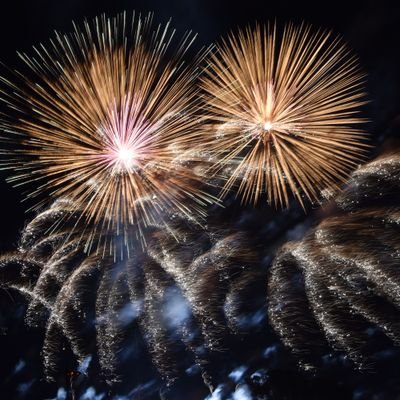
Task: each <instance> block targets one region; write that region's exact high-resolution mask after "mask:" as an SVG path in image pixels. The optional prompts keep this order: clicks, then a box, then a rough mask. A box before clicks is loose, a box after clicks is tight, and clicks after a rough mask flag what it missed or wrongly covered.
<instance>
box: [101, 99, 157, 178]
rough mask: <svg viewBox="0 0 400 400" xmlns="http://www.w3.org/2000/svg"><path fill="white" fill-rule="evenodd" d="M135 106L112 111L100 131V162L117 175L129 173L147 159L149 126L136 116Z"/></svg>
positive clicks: (129, 104)
mask: <svg viewBox="0 0 400 400" xmlns="http://www.w3.org/2000/svg"><path fill="white" fill-rule="evenodd" d="M133 106H134V103H133V102H128V103H127V104H125V106H124V107H123V108H122V110H120V111H117V110H115V109H114V110H113V112H112V113H111V118H110V120H109V121H108V122H107V123H106V124H104V125H103V126H102V128H101V129H100V130H99V131H100V132H101V134H102V135H103V136H104V139H105V143H104V153H103V155H102V159H103V160H104V161H105V162H106V163H107V164H108V166H109V167H111V168H112V169H113V170H114V171H117V172H129V171H132V170H133V169H135V168H138V167H140V165H141V164H142V163H143V161H144V159H145V158H149V155H150V146H151V143H152V141H153V139H154V138H153V129H152V128H151V125H150V124H148V123H146V122H145V121H143V119H141V118H140V117H135V112H134V111H135V110H134V109H133Z"/></svg>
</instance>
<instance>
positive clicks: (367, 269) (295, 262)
mask: <svg viewBox="0 0 400 400" xmlns="http://www.w3.org/2000/svg"><path fill="white" fill-rule="evenodd" d="M399 154H400V153H399V152H397V153H391V154H386V155H384V156H381V157H379V158H378V159H377V160H374V161H372V162H369V163H367V164H366V165H364V166H363V167H361V168H359V169H358V170H356V171H355V172H354V173H353V175H352V178H351V180H350V182H349V184H348V186H347V189H346V190H345V191H344V192H343V194H342V195H340V196H339V197H338V198H337V199H336V203H337V205H338V206H339V210H338V212H337V213H336V214H335V215H333V216H331V217H327V218H325V219H324V220H323V221H322V222H321V223H320V224H319V225H318V226H317V227H316V228H315V229H314V230H313V231H312V232H311V233H309V234H308V236H307V237H306V238H305V239H303V240H301V241H299V242H293V243H289V244H287V245H285V246H284V247H283V248H282V250H281V251H280V253H279V254H278V256H277V258H276V260H275V262H274V265H273V267H272V270H271V272H270V279H269V283H268V292H269V294H268V297H269V306H268V309H269V311H268V315H269V319H270V323H271V324H272V326H273V327H274V328H275V330H276V331H277V332H278V334H279V335H280V336H281V338H282V340H283V342H284V343H285V344H286V345H287V346H288V347H289V348H290V349H291V350H292V351H293V352H294V353H295V354H296V355H297V356H298V357H299V359H300V360H301V363H302V364H303V366H304V367H312V366H315V362H316V358H317V357H318V356H320V355H321V353H322V351H323V349H327V348H328V347H329V345H331V346H333V347H334V348H335V349H337V350H340V351H344V352H345V353H346V354H348V355H349V356H350V358H351V359H352V360H353V361H354V362H355V364H356V365H357V366H358V367H360V368H365V367H369V363H370V362H371V359H372V357H371V354H368V346H367V345H368V340H369V334H368V333H369V332H371V331H370V330H368V328H371V327H375V329H378V330H381V331H382V332H383V333H384V334H385V335H386V336H387V337H388V338H389V339H391V340H392V341H393V343H394V344H396V345H399V344H400V324H399V318H400V273H399V268H398V266H399V260H400V240H399V238H400V236H399V222H400V219H399V218H400V207H399V203H398V199H399V194H400V155H399ZM316 356H317V357H316Z"/></svg>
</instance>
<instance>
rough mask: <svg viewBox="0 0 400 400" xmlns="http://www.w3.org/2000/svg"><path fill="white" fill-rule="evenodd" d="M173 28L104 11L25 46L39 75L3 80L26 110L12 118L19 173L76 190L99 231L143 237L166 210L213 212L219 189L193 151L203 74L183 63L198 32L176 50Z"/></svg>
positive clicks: (66, 193)
mask: <svg viewBox="0 0 400 400" xmlns="http://www.w3.org/2000/svg"><path fill="white" fill-rule="evenodd" d="M173 36H174V31H173V30H172V29H171V28H170V27H169V24H167V25H166V26H165V27H161V26H158V27H155V28H153V23H152V15H151V14H149V15H147V16H146V17H144V18H141V17H140V16H139V17H137V16H135V15H133V17H132V18H128V17H127V16H126V15H125V14H122V15H119V16H117V17H115V18H112V19H108V18H106V17H104V16H103V17H101V18H97V19H95V20H94V21H93V23H88V22H86V23H85V24H84V25H83V27H81V28H80V27H77V26H75V30H74V32H73V33H72V34H69V35H61V34H57V35H56V38H55V40H53V41H51V45H49V46H48V47H47V48H46V47H44V46H42V45H40V46H39V47H38V48H34V50H35V55H34V56H33V57H28V56H27V55H25V54H22V55H21V57H22V59H23V61H24V62H25V63H26V64H27V65H28V67H29V68H30V70H31V74H32V73H33V75H34V77H35V78H34V79H31V78H28V77H25V76H21V75H19V78H20V80H21V82H19V84H18V85H17V84H13V83H12V82H11V81H10V80H6V79H4V78H3V83H5V84H6V88H5V89H4V90H3V97H4V100H5V101H6V102H7V104H8V105H9V106H10V107H12V108H13V109H15V110H16V111H17V113H18V115H19V119H18V122H17V123H15V122H14V121H11V122H9V121H3V128H5V130H6V131H8V132H9V133H11V140H12V141H14V142H15V141H18V144H19V147H20V149H19V150H18V151H17V152H14V157H12V158H11V159H10V157H9V154H7V157H8V159H7V162H6V167H7V168H10V169H12V170H13V172H15V176H14V177H13V178H12V179H11V181H13V182H16V183H18V184H19V183H32V182H35V184H36V182H39V183H40V185H39V187H38V188H36V189H35V190H34V192H33V193H30V195H29V197H32V196H35V195H38V194H42V193H45V194H46V195H50V196H51V197H53V198H56V199H57V198H64V197H67V198H68V199H69V200H70V201H71V204H73V205H74V207H75V208H76V209H77V210H78V209H79V210H84V212H83V214H82V215H83V216H84V218H85V219H86V221H87V222H88V224H89V225H90V226H91V227H92V228H93V231H95V230H101V231H113V232H115V233H116V235H117V236H118V235H119V236H121V237H122V239H121V240H123V241H124V242H127V241H128V237H127V235H126V232H127V230H128V226H129V225H135V226H137V230H138V232H139V233H138V237H139V238H142V240H143V235H142V233H143V229H144V228H145V227H146V226H149V225H152V224H154V223H155V221H156V222H157V224H159V223H160V221H162V220H164V217H165V214H166V213H173V212H180V213H184V214H186V215H187V216H188V217H191V218H194V219H196V218H197V217H201V216H202V215H204V206H205V205H206V204H207V203H209V202H210V201H211V197H210V196H208V195H207V194H206V193H205V192H203V191H202V189H201V187H202V186H201V185H200V181H202V180H203V179H202V176H201V173H200V172H199V168H197V169H196V168H195V166H196V157H195V156H194V155H193V154H192V152H191V149H192V148H193V143H194V141H195V140H196V139H197V140H198V137H197V136H198V135H197V134H196V130H195V126H196V120H195V118H194V116H193V112H194V107H195V101H194V100H195V98H196V97H197V89H196V87H195V85H194V80H195V78H196V76H195V73H194V71H195V69H194V68H189V67H185V66H184V63H183V56H184V55H185V53H186V51H187V50H188V48H189V47H190V45H191V43H192V41H193V40H194V36H193V35H192V34H190V33H189V34H187V35H186V36H184V37H183V39H182V41H181V42H180V44H179V46H177V48H176V49H172V48H171V47H172V45H171V43H172V40H173ZM171 51H174V52H175V53H176V54H175V56H174V57H173V58H171V59H170V58H169V57H168V54H167V53H169V52H171ZM9 137H10V135H9V136H8V140H9ZM6 140H7V139H6ZM3 165H4V164H3ZM203 186H204V185H203ZM46 201H47V199H46V200H45V201H42V202H41V203H40V202H39V203H40V204H38V207H39V206H41V205H42V204H43V203H45V202H46ZM105 236H106V235H105ZM89 242H90V239H89ZM125 244H126V243H125Z"/></svg>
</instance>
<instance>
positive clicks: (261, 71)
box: [202, 24, 366, 207]
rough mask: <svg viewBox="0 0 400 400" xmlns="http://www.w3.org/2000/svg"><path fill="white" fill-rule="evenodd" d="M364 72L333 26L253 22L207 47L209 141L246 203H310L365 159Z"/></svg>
mask: <svg viewBox="0 0 400 400" xmlns="http://www.w3.org/2000/svg"><path fill="white" fill-rule="evenodd" d="M362 81H363V75H362V74H361V73H360V70H359V66H358V62H357V59H356V58H355V57H354V56H352V55H351V54H350V53H349V51H348V50H347V48H346V46H345V45H344V44H343V43H342V41H341V40H340V39H339V38H335V37H334V36H333V35H332V34H331V33H329V32H322V31H317V32H315V33H313V29H312V28H311V27H310V26H306V25H304V24H303V25H301V26H299V27H296V26H294V25H292V24H289V25H286V26H285V28H284V29H283V32H282V33H281V34H280V33H279V32H278V29H277V26H276V24H268V25H267V26H260V25H257V26H256V28H255V29H251V28H248V29H246V30H243V31H239V33H238V35H234V34H231V35H230V36H229V37H228V38H227V39H226V40H224V41H222V43H221V45H219V46H217V50H216V51H215V52H214V53H213V54H212V55H211V56H210V58H209V62H208V67H207V68H206V70H205V76H204V78H203V82H202V87H203V89H204V91H205V93H206V96H205V101H206V112H207V118H206V119H207V120H208V121H210V120H211V123H209V122H207V125H206V128H205V129H206V131H207V132H208V135H209V138H208V140H206V142H207V150H208V151H210V152H211V153H213V155H214V156H215V158H217V159H218V160H219V161H218V163H217V165H216V167H215V171H217V172H223V175H224V177H225V179H226V183H225V186H224V188H223V191H222V195H225V194H226V192H227V191H228V190H230V189H231V188H232V187H233V186H236V185H238V194H239V195H240V196H241V198H242V201H243V202H244V203H253V204H255V203H257V201H258V200H259V199H260V197H261V195H262V193H264V192H265V193H266V197H267V201H268V202H269V203H272V204H275V205H278V206H287V205H288V203H289V194H290V192H292V193H293V195H294V196H295V198H297V200H298V201H299V202H300V203H301V204H302V206H303V207H304V199H305V198H308V199H309V200H311V201H315V200H317V199H318V197H319V194H320V191H321V190H322V189H335V188H337V187H338V186H339V185H340V184H341V183H342V182H343V181H344V180H345V179H346V178H347V174H348V173H349V171H350V170H351V169H352V168H354V166H355V165H357V163H358V162H359V161H360V159H361V158H362V156H363V154H364V151H365V148H366V145H365V134H364V133H363V132H362V131H361V130H360V129H357V128H356V127H355V125H356V124H360V123H361V122H365V121H363V119H362V118H360V117H359V114H358V109H359V108H360V106H361V105H362V104H363V103H364V100H363V97H364V94H363V92H362V88H361V87H362Z"/></svg>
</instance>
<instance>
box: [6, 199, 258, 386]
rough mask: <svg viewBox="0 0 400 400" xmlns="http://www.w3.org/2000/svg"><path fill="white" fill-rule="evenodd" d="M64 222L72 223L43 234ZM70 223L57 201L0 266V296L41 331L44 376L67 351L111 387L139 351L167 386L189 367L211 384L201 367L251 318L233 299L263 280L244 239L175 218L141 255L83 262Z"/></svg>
mask: <svg viewBox="0 0 400 400" xmlns="http://www.w3.org/2000/svg"><path fill="white" fill-rule="evenodd" d="M64 214H70V215H71V214H72V217H70V218H66V221H68V222H67V223H66V224H64V225H63V228H62V229H58V230H57V231H56V232H55V231H53V230H51V227H52V225H53V224H54V221H57V220H58V219H59V218H60V217H65V215H64ZM79 219H80V217H79V215H78V214H77V212H76V210H75V207H74V206H72V205H71V203H70V202H69V201H64V200H59V201H57V202H56V203H54V204H53V206H52V207H50V208H49V209H48V210H46V211H44V212H42V213H40V214H38V215H37V217H35V218H34V219H33V220H32V221H31V222H30V223H29V224H28V225H27V227H26V228H25V230H24V231H23V233H22V238H21V241H20V246H19V250H18V251H17V252H16V253H15V254H11V255H7V256H3V257H2V258H1V260H0V282H1V287H3V288H8V289H9V290H10V289H12V290H17V291H19V292H21V293H22V294H24V295H26V297H27V298H28V299H29V307H28V311H27V317H26V319H27V321H28V323H29V324H30V325H32V326H43V327H44V328H45V330H46V333H45V339H44V344H43V350H42V352H43V357H44V366H45V374H46V375H47V376H48V377H49V378H52V377H55V376H57V373H60V372H61V370H62V367H60V365H62V360H63V358H65V355H66V354H67V351H69V349H70V350H71V351H72V353H73V354H74V356H75V357H76V359H77V362H78V363H82V362H83V361H84V360H85V359H87V358H88V357H90V356H93V355H97V357H98V361H99V364H100V367H101V369H102V371H103V373H104V376H105V377H106V378H107V380H108V381H109V382H110V384H112V383H113V382H114V381H115V380H116V379H118V376H120V375H121V374H123V373H124V367H123V366H124V365H125V364H124V362H125V361H124V355H125V354H126V353H127V352H128V353H129V350H127V349H130V348H131V347H132V346H134V347H135V352H136V353H137V352H138V351H139V350H138V349H140V348H141V347H140V343H144V345H143V346H142V347H144V348H145V347H148V349H149V352H150V355H151V359H152V360H153V362H154V364H155V366H156V367H157V369H158V371H159V372H160V374H161V376H162V377H164V378H165V379H166V380H167V382H171V381H173V380H174V379H175V378H178V377H180V376H183V375H184V374H185V369H187V368H188V366H190V365H191V364H193V363H194V364H195V365H197V366H198V367H199V368H200V370H201V371H202V375H203V380H204V381H205V383H207V384H208V385H211V376H210V374H209V373H208V372H207V362H208V361H209V359H210V357H211V355H212V354H215V351H218V352H219V351H220V350H221V349H222V341H223V338H224V337H227V336H229V335H231V334H232V333H238V332H241V331H242V330H243V329H242V328H243V326H242V325H243V324H242V320H243V315H245V314H246V313H249V312H251V308H252V306H251V304H250V302H249V299H248V298H246V296H242V294H243V293H249V290H250V288H251V291H253V292H254V290H255V288H257V287H259V284H260V282H263V281H265V271H261V270H260V268H259V267H258V265H257V256H256V252H255V250H252V247H253V246H251V245H250V244H249V239H247V238H246V236H245V235H244V234H241V233H236V234H226V233H224V232H222V231H221V232H220V233H219V234H211V233H209V232H207V231H205V230H204V229H201V228H200V227H199V226H198V225H196V224H193V223H192V222H190V221H187V219H186V218H185V216H184V215H182V216H181V217H179V216H177V215H175V216H174V217H173V218H171V220H170V221H168V227H169V230H168V231H166V230H165V226H164V225H153V226H149V231H148V234H147V246H146V248H141V247H139V246H138V250H137V251H134V252H131V256H130V257H125V258H124V259H123V260H115V259H114V258H113V257H112V256H109V257H104V256H103V257H102V256H99V255H96V254H90V255H87V254H86V253H85V249H84V242H83V241H82V238H81V236H82V234H83V228H82V231H79V229H77V228H76V227H75V229H74V230H73V233H72V234H71V229H72V228H73V227H74V226H75V220H79ZM80 226H81V225H80ZM44 232H46V234H43V233H44ZM103 234H104V232H103V233H101V234H100V233H99V236H95V237H94V238H93V240H94V242H95V241H96V240H100V239H101V236H100V235H103ZM261 297H262V296H261ZM254 307H256V309H258V308H259V307H260V305H257V306H254ZM94 339H95V340H94ZM94 343H95V345H94ZM141 351H142V352H143V350H141ZM140 356H141V357H142V359H143V357H144V355H143V353H141V355H140ZM138 357H139V356H138ZM60 369H61V370H60ZM125 373H126V368H125Z"/></svg>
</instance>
